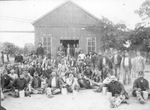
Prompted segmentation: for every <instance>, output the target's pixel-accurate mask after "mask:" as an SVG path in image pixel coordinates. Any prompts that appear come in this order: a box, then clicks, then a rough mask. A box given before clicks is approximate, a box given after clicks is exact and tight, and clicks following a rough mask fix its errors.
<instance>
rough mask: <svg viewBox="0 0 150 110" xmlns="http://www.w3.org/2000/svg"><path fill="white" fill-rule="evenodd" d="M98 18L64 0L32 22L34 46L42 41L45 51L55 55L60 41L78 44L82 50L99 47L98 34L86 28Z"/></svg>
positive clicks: (92, 49)
mask: <svg viewBox="0 0 150 110" xmlns="http://www.w3.org/2000/svg"><path fill="white" fill-rule="evenodd" d="M98 21H99V19H98V18H96V17H94V16H92V15H91V14H89V13H88V12H87V11H85V10H83V9H82V8H80V7H79V6H78V5H76V4H75V3H72V2H70V1H69V2H66V3H64V4H62V5H61V6H59V7H57V8H56V9H54V10H52V11H51V12H49V13H47V14H46V15H44V16H42V17H41V18H39V19H38V20H36V21H35V22H34V23H33V26H34V31H35V46H36V47H37V45H38V43H42V44H43V47H44V48H45V52H47V53H51V54H52V55H56V52H57V50H58V47H59V46H60V43H62V44H63V46H64V47H66V46H67V45H68V44H70V45H74V44H75V45H76V44H79V46H80V48H81V49H82V50H83V52H85V53H87V52H89V51H94V52H95V51H98V50H99V49H100V44H101V43H100V38H101V37H100V35H97V34H93V33H91V32H90V31H88V30H86V27H88V26H93V25H96V24H97V23H98Z"/></svg>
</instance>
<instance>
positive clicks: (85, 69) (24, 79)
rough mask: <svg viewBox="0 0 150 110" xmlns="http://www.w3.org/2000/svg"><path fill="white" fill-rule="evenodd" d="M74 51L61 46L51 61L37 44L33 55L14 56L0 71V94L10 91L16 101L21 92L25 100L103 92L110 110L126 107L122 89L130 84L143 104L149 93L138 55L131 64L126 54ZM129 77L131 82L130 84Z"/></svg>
mask: <svg viewBox="0 0 150 110" xmlns="http://www.w3.org/2000/svg"><path fill="white" fill-rule="evenodd" d="M74 47H75V48H74V49H73V51H71V48H70V45H69V44H68V46H67V48H66V49H64V47H63V45H62V44H61V45H60V47H59V48H58V52H57V55H56V57H54V56H52V55H51V54H50V53H47V54H45V53H44V49H43V47H42V44H41V43H39V47H38V48H37V50H36V52H35V53H32V54H30V55H26V56H24V57H23V56H22V55H21V54H17V55H16V56H15V60H14V63H10V62H9V63H8V64H3V67H1V68H2V69H1V70H2V71H1V87H2V92H1V94H2V93H4V92H6V91H7V90H10V91H11V94H10V95H11V96H13V97H19V95H20V94H19V93H20V91H24V94H25V96H31V95H32V94H46V95H47V96H48V97H49V98H51V97H54V95H56V94H59V93H65V92H68V93H75V92H78V91H79V90H82V89H94V91H95V92H102V91H103V90H104V88H107V92H108V93H110V94H111V97H110V98H109V101H110V106H111V107H112V108H114V107H117V106H119V105H120V104H121V103H129V100H128V99H129V95H128V93H127V91H126V90H125V88H124V85H131V84H132V85H133V92H132V95H133V96H135V97H137V99H138V101H139V102H140V103H141V104H143V103H145V102H146V100H147V98H148V96H149V95H150V90H149V82H148V81H147V80H146V79H145V78H144V69H145V59H144V58H143V57H142V56H141V53H140V51H137V53H136V57H134V58H132V60H131V57H130V56H129V53H128V52H127V51H124V52H121V51H119V50H114V51H105V52H101V51H99V52H98V53H96V52H89V53H88V54H85V53H84V52H83V50H82V49H81V48H80V47H79V45H77V46H74ZM131 71H132V72H131ZM121 76H123V81H122V82H123V83H121V82H120V81H121V80H122V78H121ZM132 77H133V78H134V79H135V81H131V79H132ZM146 97H147V98H146Z"/></svg>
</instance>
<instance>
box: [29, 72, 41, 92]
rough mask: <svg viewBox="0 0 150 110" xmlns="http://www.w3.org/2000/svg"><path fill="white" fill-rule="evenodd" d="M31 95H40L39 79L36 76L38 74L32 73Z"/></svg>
mask: <svg viewBox="0 0 150 110" xmlns="http://www.w3.org/2000/svg"><path fill="white" fill-rule="evenodd" d="M31 88H32V89H31V90H32V93H34V94H38V93H41V78H40V77H39V76H38V73H37V72H35V73H34V77H33V80H32V83H31Z"/></svg>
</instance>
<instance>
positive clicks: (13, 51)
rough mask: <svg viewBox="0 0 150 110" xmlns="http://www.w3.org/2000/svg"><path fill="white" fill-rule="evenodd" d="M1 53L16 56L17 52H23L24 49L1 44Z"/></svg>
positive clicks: (13, 45)
mask: <svg viewBox="0 0 150 110" xmlns="http://www.w3.org/2000/svg"><path fill="white" fill-rule="evenodd" d="M1 51H3V52H4V53H8V54H10V55H14V54H16V53H17V52H22V49H21V48H20V47H18V46H16V45H15V44H13V43H10V42H4V43H1Z"/></svg>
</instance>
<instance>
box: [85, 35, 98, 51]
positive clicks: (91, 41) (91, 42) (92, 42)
mask: <svg viewBox="0 0 150 110" xmlns="http://www.w3.org/2000/svg"><path fill="white" fill-rule="evenodd" d="M87 51H88V52H90V51H92V52H95V51H96V38H95V37H90V38H87Z"/></svg>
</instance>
